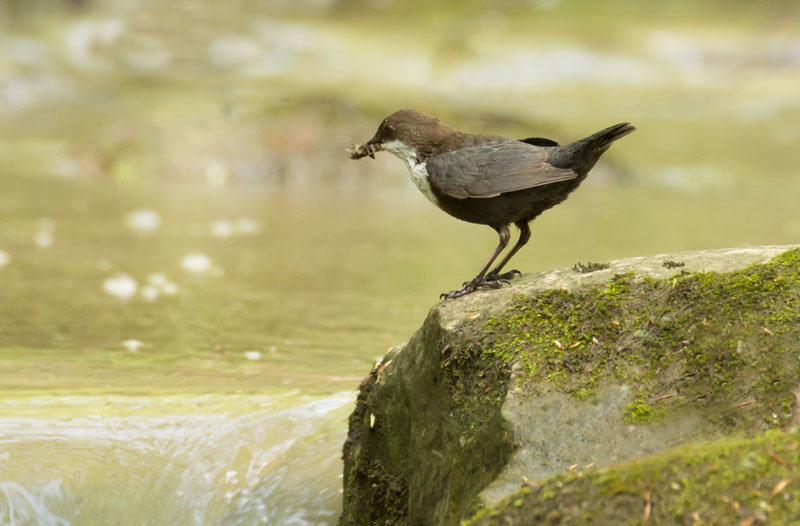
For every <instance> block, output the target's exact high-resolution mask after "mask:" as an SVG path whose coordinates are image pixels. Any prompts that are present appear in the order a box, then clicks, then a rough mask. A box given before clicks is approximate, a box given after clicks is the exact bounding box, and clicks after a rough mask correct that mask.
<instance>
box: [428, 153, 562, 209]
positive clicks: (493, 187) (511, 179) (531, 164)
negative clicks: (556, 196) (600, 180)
mask: <svg viewBox="0 0 800 526" xmlns="http://www.w3.org/2000/svg"><path fill="white" fill-rule="evenodd" d="M426 169H427V172H428V182H429V183H430V184H431V186H432V187H433V188H434V189H436V190H438V191H439V192H441V193H443V194H445V195H448V196H450V197H455V198H456V199H467V198H469V197H476V198H481V197H483V198H486V197H496V196H498V195H500V194H505V193H508V192H516V191H518V190H526V189H528V188H533V187H535V186H543V185H547V184H552V183H556V182H558V181H566V180H569V179H574V178H576V177H577V174H576V173H575V172H573V171H572V170H567V169H564V168H556V167H554V166H550V165H549V164H547V151H546V150H543V149H542V148H537V147H536V146H531V145H529V144H525V143H523V142H520V141H512V140H508V141H503V142H493V143H487V144H483V145H479V146H471V147H469V148H462V149H460V150H456V151H453V152H447V153H443V154H440V155H434V156H433V157H431V158H430V159H428V161H427V164H426Z"/></svg>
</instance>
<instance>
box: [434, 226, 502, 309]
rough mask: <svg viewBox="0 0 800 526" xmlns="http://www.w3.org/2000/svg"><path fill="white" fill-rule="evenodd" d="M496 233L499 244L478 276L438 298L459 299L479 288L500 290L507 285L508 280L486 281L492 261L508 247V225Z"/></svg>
mask: <svg viewBox="0 0 800 526" xmlns="http://www.w3.org/2000/svg"><path fill="white" fill-rule="evenodd" d="M496 230H497V233H498V234H500V243H499V244H498V245H497V248H495V249H494V252H492V255H491V256H489V259H487V260H486V263H484V264H483V266H482V267H481V269H480V270H479V271H478V275H477V276H475V277H474V278H473V279H472V281H467V282H465V283H464V286H463V287H461V288H460V289H458V290H451V291H450V292H444V293H442V294H440V295H439V297H440V298H444V299H453V298H459V297H461V296H465V295H467V294H469V293H470V292H475V291H476V290H478V289H479V288H492V289H497V288H500V287H501V286H502V285H503V283H507V282H508V280H505V279H493V280H487V279H486V271H487V270H489V267H490V266H492V263H494V260H495V259H497V256H499V255H500V253H501V252H502V251H503V249H504V248H506V247H507V246H508V240H509V239H511V232H510V231H509V230H508V225H504V226H501V227H500V228H497V229H496Z"/></svg>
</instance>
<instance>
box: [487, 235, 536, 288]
mask: <svg viewBox="0 0 800 526" xmlns="http://www.w3.org/2000/svg"><path fill="white" fill-rule="evenodd" d="M514 224H515V225H517V228H519V240H518V241H517V244H516V245H514V246H513V247H512V248H511V250H509V252H508V254H506V255H505V257H504V258H503V259H502V261H500V263H498V264H497V266H496V267H494V268H493V269H492V270H491V271H490V272H489V273H488V274H487V275H486V279H487V280H497V279H511V278H513V277H514V276H515V275H516V274H522V272H520V271H519V270H509V271H508V272H505V273H503V274H500V271H501V270H503V267H505V266H506V263H508V260H510V259H511V258H512V257H514V254H516V253H517V252H518V251H519V249H521V248H522V247H524V246H525V244H526V243H527V242H528V240H529V239H530V238H531V229H530V227H529V226H528V222H527V221H519V222H518V223H514Z"/></svg>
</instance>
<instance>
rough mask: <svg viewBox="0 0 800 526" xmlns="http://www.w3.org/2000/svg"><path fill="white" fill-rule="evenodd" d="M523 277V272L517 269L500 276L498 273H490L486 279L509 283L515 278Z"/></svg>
mask: <svg viewBox="0 0 800 526" xmlns="http://www.w3.org/2000/svg"><path fill="white" fill-rule="evenodd" d="M521 275H522V272H520V271H519V270H517V269H514V270H509V271H508V272H503V273H502V274H498V273H497V272H489V273H488V274H486V279H487V280H499V279H502V280H506V281H508V280H511V279H514V277H515V276H521Z"/></svg>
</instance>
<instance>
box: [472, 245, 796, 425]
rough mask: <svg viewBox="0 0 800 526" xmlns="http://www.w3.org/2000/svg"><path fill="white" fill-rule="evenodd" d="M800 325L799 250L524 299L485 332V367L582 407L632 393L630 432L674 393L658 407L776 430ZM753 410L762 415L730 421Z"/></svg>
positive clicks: (783, 415) (792, 375)
mask: <svg viewBox="0 0 800 526" xmlns="http://www.w3.org/2000/svg"><path fill="white" fill-rule="evenodd" d="M799 321H800V250H797V249H795V250H790V251H787V252H785V253H784V254H782V255H780V256H778V257H776V258H775V259H773V260H772V261H771V262H769V263H767V264H762V265H752V266H749V267H747V268H744V269H742V270H738V271H735V272H730V273H716V272H706V273H698V274H689V273H684V272H682V273H679V274H676V275H675V276H673V277H671V278H668V279H661V280H655V279H644V280H638V281H637V280H634V277H633V275H632V274H624V275H617V276H615V277H614V278H613V279H612V280H611V281H610V282H609V283H608V284H606V285H605V286H602V287H597V288H588V289H579V290H575V291H566V290H549V291H544V292H540V293H537V294H535V295H533V296H518V297H516V299H515V301H514V302H513V304H512V305H511V307H510V308H509V309H507V310H506V311H505V312H504V313H502V314H500V315H497V316H494V317H493V318H491V319H490V320H489V321H487V322H486V323H485V326H484V331H485V339H484V341H485V343H486V350H485V352H484V354H483V359H484V360H489V361H493V360H500V361H501V362H504V363H506V364H509V366H510V365H511V364H514V366H515V369H516V370H517V371H519V374H517V375H516V379H517V382H519V383H523V384H527V385H538V384H544V383H546V384H548V385H551V386H553V387H555V388H556V389H557V390H559V391H561V392H565V393H570V394H572V395H574V396H575V397H576V398H578V399H585V398H587V397H588V396H589V395H590V394H591V393H592V392H593V390H594V389H596V387H597V386H598V385H599V384H600V383H608V382H618V383H619V382H622V383H627V384H630V385H633V386H635V389H636V392H635V396H636V398H637V399H638V400H640V401H641V402H639V403H638V405H636V406H635V407H629V409H628V410H627V411H626V414H625V415H622V416H623V418H625V419H627V420H629V421H633V422H642V421H646V420H649V419H650V418H651V417H652V416H653V415H652V411H649V412H648V411H646V410H645V407H644V406H645V405H649V404H645V402H644V401H645V400H654V399H657V398H658V397H659V396H661V395H666V394H669V393H672V394H673V395H674V396H670V397H669V398H664V399H663V400H664V402H663V403H662V404H660V405H663V406H668V407H670V408H673V409H679V408H680V407H681V406H682V405H686V404H691V405H693V406H696V405H700V406H712V405H713V406H714V407H717V408H719V412H720V413H719V421H720V422H721V423H723V424H726V425H728V424H732V423H734V421H736V420H738V419H739V418H740V417H741V416H747V415H749V416H751V417H753V418H758V419H762V417H767V418H766V421H767V422H768V423H769V424H770V425H771V426H774V427H779V426H781V425H784V424H785V423H786V422H787V420H788V419H789V418H790V417H791V412H790V411H787V410H785V408H786V407H787V404H790V403H792V402H793V400H794V398H793V396H794V395H793V394H792V392H791V389H793V388H794V387H796V386H797V384H798V378H800V359H799V358H800V357H798V353H797V349H798V341H800V323H798V322H799ZM748 400H755V401H758V402H759V407H761V408H762V410H763V411H762V412H763V414H762V415H755V416H754V415H752V414H751V413H749V412H746V411H733V409H735V408H734V406H735V405H736V404H737V403H740V402H745V401H748ZM773 414H775V415H776V416H775V417H773V416H772V415H773Z"/></svg>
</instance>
